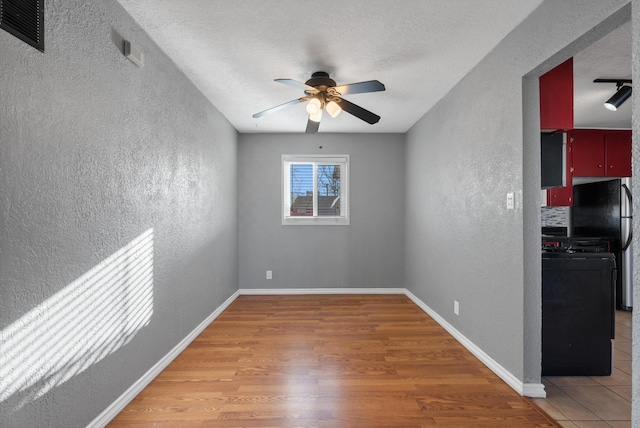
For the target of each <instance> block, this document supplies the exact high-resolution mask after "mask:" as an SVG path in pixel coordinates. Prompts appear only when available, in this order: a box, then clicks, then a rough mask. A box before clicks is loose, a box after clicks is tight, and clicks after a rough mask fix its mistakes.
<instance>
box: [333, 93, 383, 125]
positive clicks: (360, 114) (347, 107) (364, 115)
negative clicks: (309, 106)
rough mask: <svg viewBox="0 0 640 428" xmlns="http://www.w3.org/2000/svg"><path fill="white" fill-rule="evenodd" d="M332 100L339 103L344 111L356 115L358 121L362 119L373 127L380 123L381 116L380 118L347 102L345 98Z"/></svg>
mask: <svg viewBox="0 0 640 428" xmlns="http://www.w3.org/2000/svg"><path fill="white" fill-rule="evenodd" d="M332 100H333V101H335V102H337V103H338V105H339V106H340V108H341V109H342V110H344V111H346V112H347V113H349V114H352V115H354V116H355V117H357V118H358V119H362V120H364V121H365V122H367V123H370V124H371V125H373V124H374V123H378V121H379V120H380V116H378V115H377V114H375V113H372V112H370V111H369V110H365V109H363V108H362V107H360V106H357V105H355V104H353V103H352V102H349V101H347V100H345V99H344V98H340V97H333V98H332Z"/></svg>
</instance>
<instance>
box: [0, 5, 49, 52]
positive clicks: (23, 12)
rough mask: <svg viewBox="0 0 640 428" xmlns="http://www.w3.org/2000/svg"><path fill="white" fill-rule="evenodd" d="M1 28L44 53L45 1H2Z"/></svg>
mask: <svg viewBox="0 0 640 428" xmlns="http://www.w3.org/2000/svg"><path fill="white" fill-rule="evenodd" d="M0 28H2V29H3V30H5V31H7V32H9V33H11V34H13V35H14V36H16V37H17V38H19V39H20V40H22V41H24V42H26V43H29V44H30V45H31V46H33V47H35V48H36V49H38V50H40V51H42V52H44V0H0Z"/></svg>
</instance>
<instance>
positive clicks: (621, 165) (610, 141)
mask: <svg viewBox="0 0 640 428" xmlns="http://www.w3.org/2000/svg"><path fill="white" fill-rule="evenodd" d="M604 138H605V144H606V146H605V160H606V172H605V175H606V176H609V177H631V131H622V130H621V131H606V132H605V134H604Z"/></svg>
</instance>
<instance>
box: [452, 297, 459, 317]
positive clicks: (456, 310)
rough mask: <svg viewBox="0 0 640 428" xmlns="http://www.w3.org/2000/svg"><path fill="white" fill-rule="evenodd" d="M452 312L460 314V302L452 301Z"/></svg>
mask: <svg viewBox="0 0 640 428" xmlns="http://www.w3.org/2000/svg"><path fill="white" fill-rule="evenodd" d="M453 313H454V314H456V315H460V303H458V301H457V300H454V301H453Z"/></svg>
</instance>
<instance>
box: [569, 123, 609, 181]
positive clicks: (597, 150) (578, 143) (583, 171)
mask: <svg viewBox="0 0 640 428" xmlns="http://www.w3.org/2000/svg"><path fill="white" fill-rule="evenodd" d="M571 135H572V139H573V175H574V176H575V177H602V176H604V175H605V173H604V171H605V149H604V147H605V145H604V131H600V130H590V129H589V130H587V129H585V130H582V129H577V130H574V131H573V132H572V133H571Z"/></svg>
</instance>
